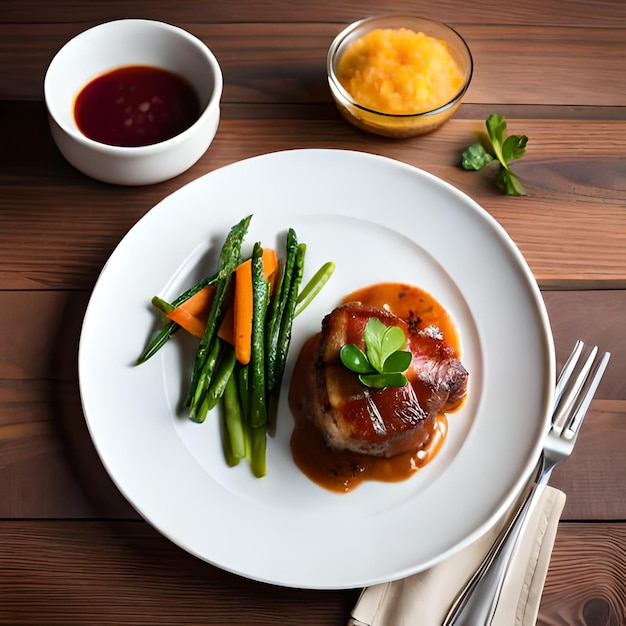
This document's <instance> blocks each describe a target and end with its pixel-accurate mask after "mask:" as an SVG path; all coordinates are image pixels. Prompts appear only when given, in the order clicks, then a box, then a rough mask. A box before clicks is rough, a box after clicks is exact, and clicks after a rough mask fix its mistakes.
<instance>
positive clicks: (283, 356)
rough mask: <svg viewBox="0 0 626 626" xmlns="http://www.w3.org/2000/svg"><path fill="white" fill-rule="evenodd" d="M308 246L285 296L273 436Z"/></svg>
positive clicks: (301, 250)
mask: <svg viewBox="0 0 626 626" xmlns="http://www.w3.org/2000/svg"><path fill="white" fill-rule="evenodd" d="M305 254H306V245H305V244H303V243H301V244H299V245H298V247H297V248H296V256H295V259H294V267H293V273H292V276H291V283H290V285H289V290H288V291H287V293H286V296H285V298H286V299H285V306H284V310H283V315H282V318H281V320H280V332H279V334H278V340H277V343H276V360H275V365H274V372H273V379H272V381H271V382H272V387H271V389H270V390H269V391H268V421H269V426H268V430H269V432H270V434H271V435H274V433H275V432H276V418H277V414H278V400H279V396H280V386H281V384H282V382H283V375H284V373H285V365H286V363H287V353H288V352H289V345H290V344H291V330H292V327H293V320H294V317H295V311H296V305H297V301H298V291H299V289H300V283H301V282H302V275H303V273H304V256H305Z"/></svg>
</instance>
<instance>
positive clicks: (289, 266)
mask: <svg viewBox="0 0 626 626" xmlns="http://www.w3.org/2000/svg"><path fill="white" fill-rule="evenodd" d="M297 250H298V237H297V235H296V232H295V230H294V229H293V228H290V229H289V230H288V231H287V240H286V243H285V263H284V266H283V271H282V273H281V275H280V279H279V281H278V283H277V285H276V288H275V291H274V294H273V295H272V298H271V300H270V306H269V312H268V319H269V321H268V322H267V330H266V334H265V352H266V354H265V360H266V367H267V388H268V393H269V394H270V395H271V394H272V393H273V391H274V388H275V380H276V358H277V357H276V350H277V346H278V337H279V336H280V324H281V320H282V317H283V312H284V310H285V305H286V301H287V296H288V294H289V286H290V284H291V276H292V274H293V267H294V264H295V261H296V253H297Z"/></svg>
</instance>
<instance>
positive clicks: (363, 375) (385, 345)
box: [339, 317, 412, 389]
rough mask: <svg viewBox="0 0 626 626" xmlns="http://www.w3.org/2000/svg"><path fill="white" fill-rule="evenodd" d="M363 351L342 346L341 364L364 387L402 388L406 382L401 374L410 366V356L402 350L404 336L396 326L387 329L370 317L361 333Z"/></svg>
mask: <svg viewBox="0 0 626 626" xmlns="http://www.w3.org/2000/svg"><path fill="white" fill-rule="evenodd" d="M363 341H364V343H365V352H364V351H363V350H361V348H359V346H357V345H356V344H354V343H348V344H346V345H344V346H342V348H341V350H340V352H339V356H340V357H341V362H342V363H343V364H344V365H345V366H346V367H347V368H348V369H349V370H351V371H353V372H355V373H357V374H358V375H359V380H360V381H361V382H362V383H363V384H364V385H366V386H367V387H373V388H374V389H385V388H386V387H404V385H406V384H407V382H408V380H407V378H406V376H405V375H404V373H403V372H404V371H405V370H406V369H407V368H408V367H409V365H410V364H411V358H412V356H411V353H410V352H408V351H407V350H403V348H406V335H405V334H404V331H403V330H402V329H401V328H400V327H399V326H387V325H385V324H383V322H381V321H380V320H379V319H378V318H376V317H370V319H369V320H368V321H367V324H366V326H365V330H364V332H363Z"/></svg>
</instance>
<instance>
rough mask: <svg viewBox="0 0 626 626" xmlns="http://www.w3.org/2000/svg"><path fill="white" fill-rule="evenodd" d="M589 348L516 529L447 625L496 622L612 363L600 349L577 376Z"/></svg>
mask: <svg viewBox="0 0 626 626" xmlns="http://www.w3.org/2000/svg"><path fill="white" fill-rule="evenodd" d="M583 347H584V344H583V342H582V341H577V342H576V345H575V346H574V350H573V351H572V353H571V354H570V356H569V358H568V359H567V362H566V363H565V365H564V366H563V369H562V370H561V373H560V374H559V377H558V380H557V384H556V393H555V399H554V405H553V412H552V425H551V428H550V431H549V432H548V434H547V435H546V439H545V441H544V447H543V451H542V454H541V459H540V465H539V471H538V474H537V479H536V481H535V482H534V484H533V486H532V488H531V491H530V492H529V494H528V496H527V498H526V500H525V501H524V504H523V505H522V506H521V508H520V509H519V511H518V512H517V514H516V515H515V517H514V518H513V520H512V521H511V523H510V525H509V526H508V527H507V528H505V529H504V530H503V531H501V533H500V535H499V536H498V539H497V540H496V542H495V543H494V545H493V546H492V548H491V550H490V551H489V553H488V554H487V556H486V557H485V559H484V560H483V562H482V563H481V565H480V567H479V568H478V569H477V570H476V572H475V573H474V575H473V576H472V578H470V580H469V581H468V583H467V585H466V586H465V587H464V589H463V590H462V591H461V593H460V594H459V595H458V596H457V599H456V600H455V602H454V604H453V605H452V608H451V609H450V612H449V613H448V615H447V617H446V619H445V621H444V622H443V625H442V626H469V625H471V626H489V625H490V624H491V622H492V619H493V616H494V614H495V611H496V607H497V604H498V600H499V598H500V593H501V591H502V585H503V583H504V579H505V577H506V574H507V571H508V569H509V566H510V563H511V561H512V557H513V555H514V553H515V549H516V547H517V544H518V540H519V538H520V536H521V535H522V531H523V530H524V528H525V524H526V519H527V517H528V512H529V511H530V510H531V508H532V505H533V503H534V501H535V499H536V497H537V496H538V495H539V494H540V493H541V491H542V490H541V489H539V487H540V486H541V485H545V484H546V483H547V482H548V479H549V478H550V474H551V473H552V470H553V469H554V467H555V466H556V465H557V464H558V463H560V462H561V461H563V460H564V459H566V458H568V457H569V456H570V454H571V453H572V450H573V449H574V444H575V443H576V439H577V437H578V433H579V431H580V426H581V424H582V421H583V419H584V417H585V414H586V413H587V409H588V408H589V405H590V404H591V400H592V399H593V396H594V394H595V392H596V389H597V388H598V385H599V383H600V379H601V378H602V375H603V374H604V370H605V369H606V365H607V363H608V361H609V357H610V354H609V353H608V352H605V353H604V354H602V355H601V356H598V348H597V346H595V347H594V348H593V349H592V350H591V353H590V355H589V356H588V358H587V360H586V361H585V363H584V364H583V365H582V367H580V368H579V369H578V373H577V375H576V376H575V377H574V373H575V370H576V366H577V364H578V361H579V360H580V356H581V354H582V350H583ZM572 381H573V382H572Z"/></svg>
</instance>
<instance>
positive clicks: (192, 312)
mask: <svg viewBox="0 0 626 626" xmlns="http://www.w3.org/2000/svg"><path fill="white" fill-rule="evenodd" d="M214 296H215V285H207V286H206V287H204V288H203V289H201V290H200V291H198V292H197V293H195V294H194V295H193V296H191V298H189V300H186V301H185V302H183V303H182V304H180V305H178V306H177V307H176V308H175V309H173V310H172V311H170V312H168V313H166V314H165V317H167V318H168V319H169V320H172V322H176V323H177V324H178V325H179V326H182V327H183V328H184V329H185V330H186V331H187V332H189V333H191V334H192V335H195V336H196V337H202V335H203V334H204V330H205V328H206V324H207V320H208V319H209V313H210V312H211V303H212V302H213V298H214Z"/></svg>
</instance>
